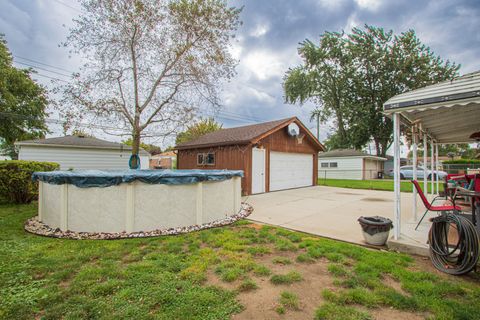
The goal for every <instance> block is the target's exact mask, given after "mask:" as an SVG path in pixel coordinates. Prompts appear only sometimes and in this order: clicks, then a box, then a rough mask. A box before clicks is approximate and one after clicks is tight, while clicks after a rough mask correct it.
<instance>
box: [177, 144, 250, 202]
mask: <svg viewBox="0 0 480 320" xmlns="http://www.w3.org/2000/svg"><path fill="white" fill-rule="evenodd" d="M209 152H212V153H215V165H200V166H199V165H197V154H198V153H209ZM251 166H252V147H251V146H250V145H234V146H225V147H211V148H199V149H188V150H178V154H177V168H178V169H202V170H212V169H220V170H222V169H228V170H243V173H244V177H243V178H242V192H243V193H244V194H250V193H251V186H252V185H251V177H250V175H251Z"/></svg>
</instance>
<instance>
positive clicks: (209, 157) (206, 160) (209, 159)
mask: <svg viewBox="0 0 480 320" xmlns="http://www.w3.org/2000/svg"><path fill="white" fill-rule="evenodd" d="M197 165H199V166H203V165H207V166H213V165H215V153H198V154H197Z"/></svg>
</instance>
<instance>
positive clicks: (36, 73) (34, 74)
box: [31, 72, 68, 82]
mask: <svg viewBox="0 0 480 320" xmlns="http://www.w3.org/2000/svg"><path fill="white" fill-rule="evenodd" d="M31 75H32V76H40V77H45V78H49V79H52V80H58V81H62V82H68V81H67V80H64V79H59V78H55V77H50V76H47V75H45V74H41V73H38V72H35V73H32V74H31Z"/></svg>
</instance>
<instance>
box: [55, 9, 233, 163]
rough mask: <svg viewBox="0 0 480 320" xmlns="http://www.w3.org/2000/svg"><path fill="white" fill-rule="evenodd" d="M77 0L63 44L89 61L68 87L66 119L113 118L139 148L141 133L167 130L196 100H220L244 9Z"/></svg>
mask: <svg viewBox="0 0 480 320" xmlns="http://www.w3.org/2000/svg"><path fill="white" fill-rule="evenodd" d="M80 2H81V6H82V14H81V15H80V17H79V18H78V19H75V20H74V23H75V26H74V27H73V28H72V29H71V30H70V35H69V36H68V38H67V41H66V43H65V45H66V46H68V47H70V48H71V49H72V51H73V52H75V53H79V54H81V55H82V56H83V58H84V59H85V60H86V61H87V62H86V63H85V65H84V66H83V67H82V68H81V71H80V73H78V74H76V75H75V78H74V81H73V83H72V84H70V85H67V86H65V87H63V90H64V99H63V102H64V103H66V104H67V105H68V106H69V109H68V110H65V112H64V115H65V116H66V118H67V119H71V118H74V117H76V118H78V117H80V118H86V119H87V120H89V121H93V122H97V123H100V124H102V125H105V124H107V125H109V126H112V123H113V124H115V125H116V128H118V129H119V130H123V132H129V133H131V137H132V153H133V154H138V151H139V146H140V139H141V137H145V136H157V137H158V136H167V135H170V134H172V133H174V132H176V131H178V130H179V129H181V128H183V127H184V125H185V124H186V123H188V122H189V121H191V120H192V118H193V117H194V115H195V111H196V110H197V108H198V106H205V105H209V106H212V107H218V106H219V101H218V91H217V87H218V84H219V81H220V80H221V79H229V78H230V77H232V76H233V74H234V67H235V64H236V61H235V60H234V59H233V58H232V57H231V55H230V53H229V51H228V49H229V45H230V40H231V39H232V38H233V37H234V32H235V31H236V29H237V28H238V26H239V24H240V20H239V14H240V11H241V9H237V8H234V7H228V6H227V3H226V1H225V0H170V1H157V0H81V1H80ZM64 105H65V104H64ZM147 128H148V130H147Z"/></svg>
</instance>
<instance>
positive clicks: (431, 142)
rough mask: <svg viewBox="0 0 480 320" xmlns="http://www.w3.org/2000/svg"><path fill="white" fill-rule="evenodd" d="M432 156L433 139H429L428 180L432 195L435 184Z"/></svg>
mask: <svg viewBox="0 0 480 320" xmlns="http://www.w3.org/2000/svg"><path fill="white" fill-rule="evenodd" d="M433 158H434V154H433V139H432V140H430V181H431V187H432V188H431V190H430V193H431V194H432V197H433V195H434V194H435V185H434V183H433V179H434V177H433V176H434V172H435V171H433V170H434V167H433Z"/></svg>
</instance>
